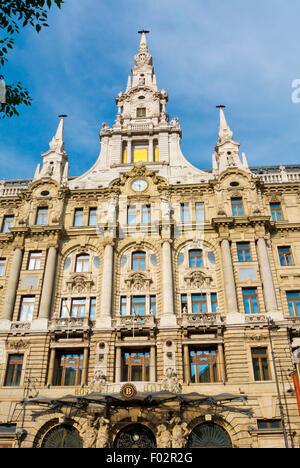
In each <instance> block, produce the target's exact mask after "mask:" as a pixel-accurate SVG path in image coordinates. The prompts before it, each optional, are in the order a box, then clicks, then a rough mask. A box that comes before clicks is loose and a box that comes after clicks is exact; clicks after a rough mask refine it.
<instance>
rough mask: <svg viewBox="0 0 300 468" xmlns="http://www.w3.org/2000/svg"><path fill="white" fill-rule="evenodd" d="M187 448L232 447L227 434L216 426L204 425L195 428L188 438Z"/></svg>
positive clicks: (211, 424)
mask: <svg viewBox="0 0 300 468" xmlns="http://www.w3.org/2000/svg"><path fill="white" fill-rule="evenodd" d="M187 447H188V448H197V447H203V448H205V447H207V448H230V447H232V445H231V441H230V438H229V436H228V434H227V432H226V431H225V430H224V429H223V428H222V427H220V426H218V425H217V424H213V423H206V424H200V425H199V426H196V427H195V428H194V429H193V430H192V432H191V434H190V437H189V440H188V443H187Z"/></svg>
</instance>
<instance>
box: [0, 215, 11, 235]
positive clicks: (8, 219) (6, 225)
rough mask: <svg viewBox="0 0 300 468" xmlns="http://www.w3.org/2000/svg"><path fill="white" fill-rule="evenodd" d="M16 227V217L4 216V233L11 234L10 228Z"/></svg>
mask: <svg viewBox="0 0 300 468" xmlns="http://www.w3.org/2000/svg"><path fill="white" fill-rule="evenodd" d="M13 225H14V217H13V216H4V219H3V224H2V232H9V231H10V228H12V227H13Z"/></svg>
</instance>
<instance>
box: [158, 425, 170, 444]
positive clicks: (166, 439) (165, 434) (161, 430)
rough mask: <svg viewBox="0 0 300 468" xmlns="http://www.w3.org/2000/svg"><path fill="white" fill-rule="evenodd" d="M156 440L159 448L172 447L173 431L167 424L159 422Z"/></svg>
mask: <svg viewBox="0 0 300 468" xmlns="http://www.w3.org/2000/svg"><path fill="white" fill-rule="evenodd" d="M156 441H157V447H158V448H171V441H172V437H171V433H170V431H169V430H168V428H167V426H166V424H159V426H158V428H157V433H156Z"/></svg>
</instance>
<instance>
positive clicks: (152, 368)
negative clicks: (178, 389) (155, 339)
mask: <svg viewBox="0 0 300 468" xmlns="http://www.w3.org/2000/svg"><path fill="white" fill-rule="evenodd" d="M155 354H156V353H155V346H150V382H156V356H155Z"/></svg>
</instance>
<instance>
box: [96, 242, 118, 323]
mask: <svg viewBox="0 0 300 468" xmlns="http://www.w3.org/2000/svg"><path fill="white" fill-rule="evenodd" d="M113 254H114V251H113V242H111V241H109V242H107V243H106V244H105V247H104V256H103V273H102V291H101V308H100V317H99V319H98V320H97V323H96V325H97V326H99V327H101V328H111V316H112V314H111V307H112V286H113Z"/></svg>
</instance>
